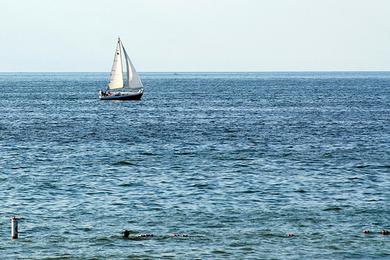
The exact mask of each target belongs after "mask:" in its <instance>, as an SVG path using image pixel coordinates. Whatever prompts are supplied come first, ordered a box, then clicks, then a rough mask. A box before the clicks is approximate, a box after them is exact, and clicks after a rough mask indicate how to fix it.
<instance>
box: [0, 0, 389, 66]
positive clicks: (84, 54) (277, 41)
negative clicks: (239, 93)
mask: <svg viewBox="0 0 390 260" xmlns="http://www.w3.org/2000/svg"><path fill="white" fill-rule="evenodd" d="M0 26H1V27H0V71H107V72H109V71H110V68H111V65H112V59H113V54H114V48H115V44H116V37H117V36H118V35H120V36H121V39H122V41H123V42H124V45H125V47H126V49H127V51H128V53H129V55H130V57H131V58H132V60H133V62H134V64H135V66H136V68H137V69H138V71H302V70H304V71H313V70H390V0H120V1H118V0H116V1H114V0H0Z"/></svg>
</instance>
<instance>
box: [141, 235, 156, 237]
mask: <svg viewBox="0 0 390 260" xmlns="http://www.w3.org/2000/svg"><path fill="white" fill-rule="evenodd" d="M138 236H139V237H154V235H153V234H141V235H138Z"/></svg>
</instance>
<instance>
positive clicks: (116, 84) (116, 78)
mask: <svg viewBox="0 0 390 260" xmlns="http://www.w3.org/2000/svg"><path fill="white" fill-rule="evenodd" d="M108 88H109V89H117V88H123V66H122V51H121V41H120V40H119V39H118V44H117V46H116V50H115V56H114V63H113V64H112V69H111V77H110V83H108Z"/></svg>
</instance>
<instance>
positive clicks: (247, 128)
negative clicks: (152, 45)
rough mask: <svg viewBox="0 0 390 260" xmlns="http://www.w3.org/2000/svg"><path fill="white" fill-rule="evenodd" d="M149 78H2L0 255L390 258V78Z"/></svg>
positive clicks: (154, 75)
mask: <svg viewBox="0 0 390 260" xmlns="http://www.w3.org/2000/svg"><path fill="white" fill-rule="evenodd" d="M141 76H142V79H143V82H144V85H145V94H144V97H143V98H142V100H141V101H127V102H115V101H99V100H98V99H97V92H98V90H99V89H100V88H104V86H105V84H106V83H107V78H108V74H107V73H0V88H1V99H0V111H1V117H0V258H1V259H15V258H22V259H23V258H24V259H46V258H50V259H67V258H69V259H74V258H79V259H103V258H107V259H127V258H132V257H134V258H187V259H191V258H199V259H242V258H252V259H298V258H304V259H313V258H319V259H344V258H383V259H385V258H389V257H390V236H382V235H380V234H379V231H380V230H381V229H383V228H384V229H390V188H389V186H390V72H372V73H358V72H356V73H354V72H350V73H331V72H328V73H319V72H317V73H145V74H142V75H141ZM13 215H15V216H17V217H18V218H20V221H19V230H20V238H19V239H17V240H11V239H10V220H9V218H10V217H11V216H13ZM124 229H127V230H129V231H130V232H131V234H132V235H137V234H145V233H149V234H154V237H151V238H148V239H144V240H125V239H122V238H121V232H122V231H123V230H124ZM364 229H369V230H371V231H372V232H373V233H372V234H363V233H362V230H364ZM173 233H179V234H188V237H174V236H172V234H173ZM288 233H294V234H295V236H293V237H288V236H287V234H288Z"/></svg>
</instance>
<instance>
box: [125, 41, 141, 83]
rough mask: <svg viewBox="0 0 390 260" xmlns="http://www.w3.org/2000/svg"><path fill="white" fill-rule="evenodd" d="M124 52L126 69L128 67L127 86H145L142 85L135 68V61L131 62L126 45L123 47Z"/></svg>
mask: <svg viewBox="0 0 390 260" xmlns="http://www.w3.org/2000/svg"><path fill="white" fill-rule="evenodd" d="M122 48H123V52H124V54H125V60H126V69H127V82H126V86H127V87H128V88H131V89H141V88H143V87H144V86H143V85H142V82H141V79H140V78H139V76H138V73H137V71H136V70H135V68H134V65H133V63H132V62H131V60H130V58H129V56H128V55H127V52H126V50H125V47H123V45H122Z"/></svg>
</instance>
